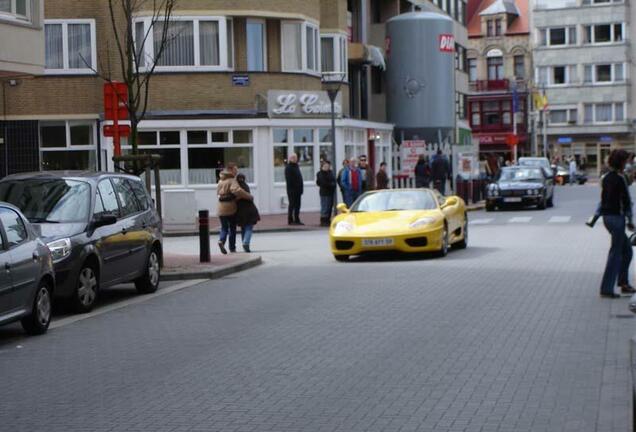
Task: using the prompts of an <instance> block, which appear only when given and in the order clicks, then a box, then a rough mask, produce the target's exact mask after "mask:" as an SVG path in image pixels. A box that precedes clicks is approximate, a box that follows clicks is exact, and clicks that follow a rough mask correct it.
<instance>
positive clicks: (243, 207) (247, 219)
mask: <svg viewBox="0 0 636 432" xmlns="http://www.w3.org/2000/svg"><path fill="white" fill-rule="evenodd" d="M236 181H237V183H238V184H239V186H240V187H241V189H243V191H245V192H247V193H248V194H251V191H250V187H249V185H248V184H247V181H246V179H245V174H239V175H237V176H236ZM260 220H261V215H260V214H259V213H258V208H257V207H256V204H254V200H253V199H251V200H247V199H242V198H240V199H238V200H237V202H236V225H237V226H239V227H241V241H242V242H243V250H244V251H245V252H247V253H250V252H252V250H251V249H250V244H251V242H252V234H253V233H254V225H256V224H257V223H258V221H260Z"/></svg>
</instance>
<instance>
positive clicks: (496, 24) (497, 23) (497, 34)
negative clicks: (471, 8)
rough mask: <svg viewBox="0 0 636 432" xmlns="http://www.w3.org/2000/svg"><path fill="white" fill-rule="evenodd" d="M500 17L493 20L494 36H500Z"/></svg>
mask: <svg viewBox="0 0 636 432" xmlns="http://www.w3.org/2000/svg"><path fill="white" fill-rule="evenodd" d="M501 34H502V33H501V19H499V18H497V19H496V20H495V36H501Z"/></svg>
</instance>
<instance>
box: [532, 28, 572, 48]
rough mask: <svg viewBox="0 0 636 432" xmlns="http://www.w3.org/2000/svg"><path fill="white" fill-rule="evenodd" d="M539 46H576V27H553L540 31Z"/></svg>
mask: <svg viewBox="0 0 636 432" xmlns="http://www.w3.org/2000/svg"><path fill="white" fill-rule="evenodd" d="M537 43H538V45H539V46H550V47H558V46H566V45H576V27H575V26H570V27H553V28H542V29H539V33H538V41H537Z"/></svg>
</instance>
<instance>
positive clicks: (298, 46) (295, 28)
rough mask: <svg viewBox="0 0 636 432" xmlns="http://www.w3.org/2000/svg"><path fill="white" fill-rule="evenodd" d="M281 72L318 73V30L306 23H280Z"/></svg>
mask: <svg viewBox="0 0 636 432" xmlns="http://www.w3.org/2000/svg"><path fill="white" fill-rule="evenodd" d="M281 33H282V66H283V72H308V73H319V71H320V43H319V36H318V28H317V27H316V26H314V25H313V24H309V23H306V22H289V21H283V22H282V23H281Z"/></svg>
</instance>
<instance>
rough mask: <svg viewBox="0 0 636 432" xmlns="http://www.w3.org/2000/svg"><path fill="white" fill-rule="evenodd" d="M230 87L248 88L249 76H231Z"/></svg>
mask: <svg viewBox="0 0 636 432" xmlns="http://www.w3.org/2000/svg"><path fill="white" fill-rule="evenodd" d="M232 85H233V86H234V87H249V85H250V76H249V75H232Z"/></svg>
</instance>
